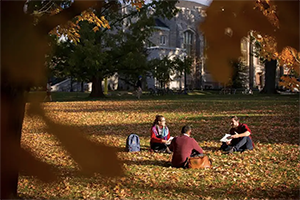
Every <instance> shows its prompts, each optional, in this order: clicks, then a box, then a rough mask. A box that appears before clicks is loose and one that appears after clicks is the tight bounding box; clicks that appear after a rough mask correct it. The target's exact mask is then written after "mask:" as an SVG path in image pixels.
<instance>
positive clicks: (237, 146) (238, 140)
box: [220, 116, 254, 153]
mask: <svg viewBox="0 0 300 200" xmlns="http://www.w3.org/2000/svg"><path fill="white" fill-rule="evenodd" d="M230 125H231V129H230V135H231V136H230V138H228V139H231V141H227V142H223V143H222V146H221V147H220V149H221V150H223V151H225V152H227V153H233V152H236V151H238V152H243V151H245V150H252V149H253V146H254V145H253V142H252V139H251V136H250V135H251V130H250V129H249V127H248V126H247V125H246V124H242V123H240V120H239V119H238V118H237V117H236V116H233V117H231V121H230Z"/></svg>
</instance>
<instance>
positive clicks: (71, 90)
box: [70, 76, 73, 92]
mask: <svg viewBox="0 0 300 200" xmlns="http://www.w3.org/2000/svg"><path fill="white" fill-rule="evenodd" d="M70 92H73V78H72V76H71V78H70Z"/></svg>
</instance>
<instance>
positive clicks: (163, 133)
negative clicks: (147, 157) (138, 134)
mask: <svg viewBox="0 0 300 200" xmlns="http://www.w3.org/2000/svg"><path fill="white" fill-rule="evenodd" d="M169 138H170V131H169V129H168V127H167V125H166V119H165V118H164V117H163V116H162V115H156V117H155V120H154V122H153V125H152V127H151V140H150V147H151V149H152V150H154V151H155V152H163V153H164V152H166V153H172V152H171V151H170V150H169V148H168V145H167V143H168V142H167V141H168V139H169Z"/></svg>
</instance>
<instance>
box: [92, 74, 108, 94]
mask: <svg viewBox="0 0 300 200" xmlns="http://www.w3.org/2000/svg"><path fill="white" fill-rule="evenodd" d="M102 81H103V78H102V77H101V78H99V77H93V78H92V92H91V94H90V97H105V95H104V94H103V90H102Z"/></svg>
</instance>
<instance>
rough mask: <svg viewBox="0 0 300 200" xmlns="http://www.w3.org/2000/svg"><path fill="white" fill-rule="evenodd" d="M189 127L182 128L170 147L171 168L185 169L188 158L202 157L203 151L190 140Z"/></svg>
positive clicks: (190, 130)
mask: <svg viewBox="0 0 300 200" xmlns="http://www.w3.org/2000/svg"><path fill="white" fill-rule="evenodd" d="M191 132H192V128H191V126H188V125H187V126H184V127H182V130H181V135H180V136H178V137H175V138H174V139H173V140H172V142H171V145H170V147H169V148H170V150H171V151H173V156H172V166H173V167H177V168H179V167H183V168H187V164H188V158H189V157H195V156H201V155H203V149H202V148H201V147H200V146H199V144H198V143H197V142H196V140H195V139H194V138H191V137H190V136H191Z"/></svg>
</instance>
